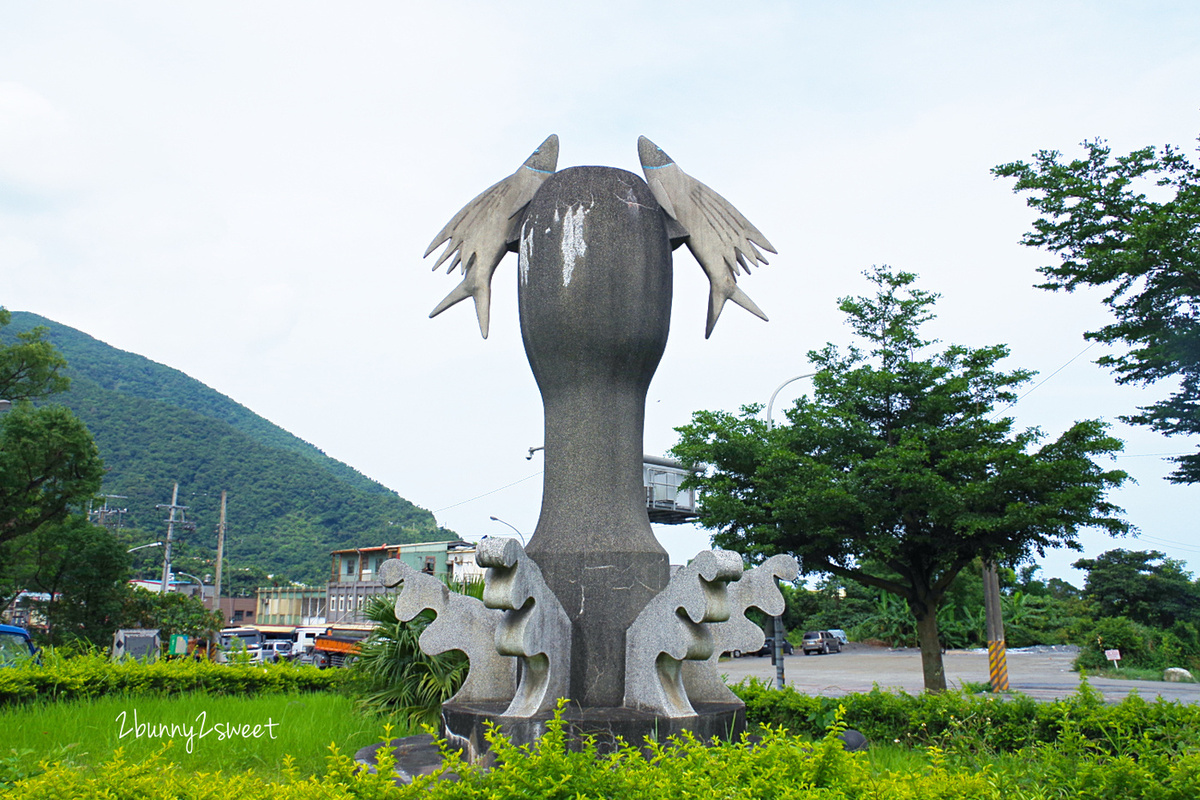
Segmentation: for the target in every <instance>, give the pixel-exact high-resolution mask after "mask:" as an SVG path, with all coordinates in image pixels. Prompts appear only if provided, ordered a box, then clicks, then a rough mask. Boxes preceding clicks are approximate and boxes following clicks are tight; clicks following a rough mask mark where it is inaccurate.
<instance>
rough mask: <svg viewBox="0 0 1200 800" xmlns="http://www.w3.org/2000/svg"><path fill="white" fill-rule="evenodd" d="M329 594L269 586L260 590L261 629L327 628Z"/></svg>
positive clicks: (259, 619) (259, 614)
mask: <svg viewBox="0 0 1200 800" xmlns="http://www.w3.org/2000/svg"><path fill="white" fill-rule="evenodd" d="M327 603H328V597H327V590H326V589H319V588H317V587H315V586H266V587H263V588H261V589H259V590H258V621H257V624H258V625H291V626H309V625H324V624H325V617H326V614H325V609H326V605H327Z"/></svg>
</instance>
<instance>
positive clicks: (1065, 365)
mask: <svg viewBox="0 0 1200 800" xmlns="http://www.w3.org/2000/svg"><path fill="white" fill-rule="evenodd" d="M1095 346H1096V343H1095V342H1092V343H1091V344H1089V345H1088V346H1087V347H1085V348H1083V349H1082V350H1080V351H1079V352H1078V353H1076V354H1075V355H1074V356H1073V357H1072V358H1071V359H1070V360H1069V361H1067V363H1066V364H1063V365H1062V366H1061V367H1059V368H1058V369H1056V370H1054V372H1051V373H1050V374H1049V375H1047V376H1046V377H1044V378H1042V379H1041V380H1040V381H1038V382H1037V383H1036V384H1034V385H1033V386H1031V387H1030V388H1029V390H1028V391H1026V392H1025V394H1023V395H1021V396H1020V397H1018V398H1017V399H1016V400H1013V401H1012V402H1011V403H1009V404H1008V405H1006V406H1005V407H1004V408H1002V409H1000V410H999V411H996V412H995V413H993V414H992V416H991V418H992V419H995V418H996V416H997V415H998V414H1003V413H1004V412H1005V411H1008V410H1009V409H1010V408H1012V407H1013V406H1015V405H1016V404H1017V403H1019V402H1021V401H1022V400H1024V399H1025V398H1026V397H1028V396H1029V395H1030V394H1031V393H1032V392H1034V391H1035V390H1037V388H1038V387H1039V386H1041V385H1042V384H1043V383H1045V382H1046V381H1048V380H1050V379H1051V378H1053V377H1054V376H1055V375H1057V374H1058V373H1060V372H1062V371H1063V370H1064V369H1066V368H1067V367H1068V366H1070V365H1071V362H1072V361H1074V360H1075V359H1077V358H1079V357H1080V356H1081V355H1083V354H1084V353H1086V352H1087V351H1088V350H1091V349H1092V348H1093V347H1095Z"/></svg>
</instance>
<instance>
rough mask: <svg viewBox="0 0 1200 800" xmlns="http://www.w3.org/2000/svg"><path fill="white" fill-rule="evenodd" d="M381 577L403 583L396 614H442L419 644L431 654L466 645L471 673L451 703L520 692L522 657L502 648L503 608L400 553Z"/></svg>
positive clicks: (382, 570) (404, 616) (381, 570)
mask: <svg viewBox="0 0 1200 800" xmlns="http://www.w3.org/2000/svg"><path fill="white" fill-rule="evenodd" d="M379 582H380V583H382V584H383V585H384V586H386V587H388V588H394V587H397V586H399V587H400V591H399V594H398V595H397V596H396V619H398V620H400V621H401V622H409V621H411V620H412V619H413V618H414V617H416V616H417V615H418V614H420V613H421V612H422V611H426V610H428V611H432V612H433V613H434V614H436V615H437V616H436V618H435V619H434V620H433V622H430V623H429V624H428V625H427V626H425V630H424V631H422V632H421V638H420V639H419V640H418V641H417V643H418V644H419V645H420V647H421V651H422V652H423V653H425V654H426V655H430V656H436V655H438V654H439V653H445V652H447V651H450V650H461V651H462V652H463V653H465V654H466V656H467V661H468V662H469V669H468V671H467V678H466V680H465V681H463V685H462V686H461V687H459V690H458V692H457V693H455V695H454V696H453V697H452V698H450V702H459V703H461V702H477V701H501V700H503V701H508V700H509V699H510V698H512V697H513V694H514V692H515V691H516V669H517V661H516V659H515V658H512V657H511V656H509V655H505V654H502V653H501V652H500V651H499V650H497V648H496V631H497V629H498V628H499V627H500V622H501V619H502V618H503V613H502V612H500V611H497V610H495V609H491V608H487V607H486V606H485V605H484V604H483V603H482V602H481V601H479V600H476V599H475V598H474V597H469V596H467V595H465V594H461V593H459V592H452V591H450V588H449V587H448V586H446V584H445V583H443V582H442V581H441V580H439V579H437V578H435V577H433V576H432V575H428V574H426V573H424V572H418V571H417V570H415V569H413V568H412V567H410V566H408V565H407V564H405V563H404V562H403V561H401V560H399V559H397V558H389V559H388V560H387V561H384V562H383V564H381V565H380V567H379Z"/></svg>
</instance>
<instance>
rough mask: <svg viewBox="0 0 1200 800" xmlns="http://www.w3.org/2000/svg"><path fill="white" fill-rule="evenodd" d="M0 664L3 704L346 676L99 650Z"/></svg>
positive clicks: (309, 685) (328, 684) (299, 686)
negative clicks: (112, 656) (113, 658)
mask: <svg viewBox="0 0 1200 800" xmlns="http://www.w3.org/2000/svg"><path fill="white" fill-rule="evenodd" d="M44 662H45V663H43V664H33V663H30V664H26V665H24V666H21V667H15V668H8V669H0V705H4V704H7V703H18V702H27V701H32V700H43V699H44V700H74V699H77V698H86V697H101V696H103V695H106V694H129V695H138V694H182V693H185V692H207V693H209V694H261V693H277V692H306V691H328V690H332V689H336V688H338V687H340V686H341V685H342V684H343V683H344V682H345V681H346V675H345V673H344V672H343V671H342V670H333V669H330V670H321V669H317V668H316V667H313V666H307V665H305V666H301V665H295V664H288V663H278V664H267V665H261V664H257V665H252V664H214V663H212V662H211V661H190V660H186V659H181V660H176V661H155V662H151V663H145V662H141V661H132V660H130V661H120V662H115V663H114V662H110V661H108V660H107V659H106V658H104V656H102V655H99V654H88V655H81V656H76V657H73V658H62V657H59V656H56V655H54V654H48V655H46V656H45V658H44Z"/></svg>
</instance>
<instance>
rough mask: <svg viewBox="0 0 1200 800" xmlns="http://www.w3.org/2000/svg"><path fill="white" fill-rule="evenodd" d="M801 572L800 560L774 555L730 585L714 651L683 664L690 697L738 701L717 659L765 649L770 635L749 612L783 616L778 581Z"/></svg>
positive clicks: (714, 628)
mask: <svg viewBox="0 0 1200 800" xmlns="http://www.w3.org/2000/svg"><path fill="white" fill-rule="evenodd" d="M799 572H800V570H799V568H798V565H797V564H796V559H794V558H792V557H791V556H785V555H778V556H771V557H770V558H768V559H767V560H766V561H764V562H763V563H761V564H759V565H758V566H757V567H755V568H754V569H748V570H746V571H745V572H744V573H742V575H741V577H740V578H739V579H738V580H737V582H735V583H730V584H729V587H728V594H729V599H728V601H729V618H728V620H727V621H724V622H718V623H716V624H713V625H710V626H709V632H710V634H711V636H712V652H711V653H710V654H709V655H708V656H706V657H705V658H704V659H703V660H690V661H685V662H684V663H683V685H684V687H685V688H686V690H687V696H688V698H690V699H691V700H692V701H693V702H709V703H732V702H736V701H737V696H736V695H734V693H733V692H731V691H729V687H727V686H726V685H725V681H723V680H721V674H720V671H719V670H718V669H717V660H718V659H719V658H720V656H721V654H722V653H735V654H736V653H737V652H739V651H740V652H742V653H753V652H756V651H758V650H759V649H760V648H761V647H762V646H763V642H765V641H766V636H765V635H764V634H763V631H762V628H760V627H758V625H756V624H754V623H753V622H751V621H750V620H749V619H747V618H746V611H747V610H748V609H751V608H757V609H758V610H759V611H762V612H763V613H764V614H766V615H767V616H770V617H774V616H778V615H780V614H782V613H783V610H784V601H783V594H782V593H781V592H780V591H779V586H778V584H777V583H776V580H779V579H782V580H785V581H794V580H795V579H796V576H797V575H798V574H799Z"/></svg>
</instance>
